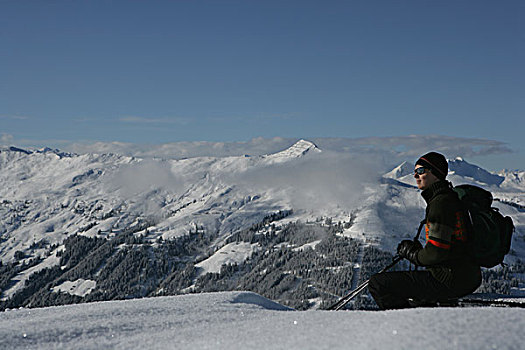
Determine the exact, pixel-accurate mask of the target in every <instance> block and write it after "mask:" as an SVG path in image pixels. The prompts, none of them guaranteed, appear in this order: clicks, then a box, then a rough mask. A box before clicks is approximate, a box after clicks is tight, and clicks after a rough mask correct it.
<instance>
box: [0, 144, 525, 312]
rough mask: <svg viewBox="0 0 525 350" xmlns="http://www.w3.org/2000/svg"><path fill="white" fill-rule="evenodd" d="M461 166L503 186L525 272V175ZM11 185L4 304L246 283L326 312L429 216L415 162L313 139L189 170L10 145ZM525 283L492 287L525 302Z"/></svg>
mask: <svg viewBox="0 0 525 350" xmlns="http://www.w3.org/2000/svg"><path fill="white" fill-rule="evenodd" d="M449 169H450V171H449V179H450V180H451V181H452V182H453V183H454V184H456V185H458V184H461V183H472V184H477V185H480V186H482V187H485V188H487V189H489V190H490V191H492V193H493V194H494V197H495V199H496V201H495V203H494V205H495V206H497V207H498V208H499V209H500V211H502V212H503V213H504V214H505V215H511V216H512V217H513V219H514V222H515V223H516V234H515V239H514V242H513V252H512V254H510V255H509V256H508V259H507V260H508V263H509V264H511V265H512V266H515V268H516V269H519V268H521V267H520V266H522V263H521V259H523V256H524V253H525V243H524V242H525V240H524V238H525V227H524V223H525V216H524V207H523V205H524V200H525V172H524V171H505V172H501V173H498V174H494V173H491V172H488V171H486V170H484V169H482V168H480V167H478V166H476V165H473V164H470V163H468V162H467V161H465V160H463V159H461V158H456V159H454V160H450V161H449ZM385 180H388V181H385ZM0 181H1V183H2V188H0V260H1V262H2V265H0V290H1V299H2V301H1V303H2V304H1V306H2V307H3V308H6V307H18V306H24V305H25V306H43V305H56V304H63V303H72V302H82V301H94V300H110V299H121V298H133V297H141V296H154V295H167V294H181V293H187V292H199V291H210V290H230V289H235V288H237V287H239V286H241V287H243V288H245V289H249V290H254V291H256V292H258V293H260V294H262V295H265V296H266V297H269V298H273V299H276V300H280V301H281V302H283V303H285V304H287V305H291V306H294V307H302V308H311V307H323V303H325V302H329V301H330V300H332V299H333V298H334V295H337V294H341V293H343V292H344V291H345V290H347V289H348V288H350V287H351V286H352V285H355V284H356V283H358V282H359V281H360V280H362V279H363V278H365V277H366V276H367V274H370V273H371V272H373V271H374V269H377V267H380V266H381V264H383V263H384V262H385V261H387V260H388V259H389V257H390V256H391V252H393V250H394V247H395V246H396V244H397V242H399V240H401V239H404V238H406V237H411V236H413V234H414V233H415V232H414V230H415V228H416V227H417V223H418V222H419V220H421V218H422V215H423V212H424V203H423V200H422V198H421V196H420V195H419V191H418V190H417V189H416V188H415V187H414V186H413V185H414V179H413V165H411V164H409V163H407V162H404V163H402V164H400V165H399V166H398V167H396V168H395V169H393V170H391V171H389V169H384V170H382V169H377V167H375V165H374V164H369V163H367V162H366V161H365V160H363V159H362V158H360V157H359V155H353V154H344V153H335V152H323V150H322V149H320V148H319V147H317V146H316V145H315V144H314V143H313V142H310V141H307V140H300V141H299V142H297V143H296V144H294V145H292V146H291V147H289V148H287V149H284V150H282V151H279V152H276V153H272V154H268V155H260V156H248V155H245V156H230V157H194V158H186V159H177V160H175V159H161V158H148V159H144V158H137V157H132V156H122V155H118V154H82V155H77V154H72V153H67V152H61V151H59V150H53V149H49V148H45V149H41V150H26V149H21V148H16V147H10V148H4V149H0ZM336 251H340V254H338V258H335V257H333V256H331V254H334V252H336ZM306 262H308V263H306ZM285 267H286V268H285ZM314 270H315V271H318V272H317V273H315V274H313V273H312V272H311V271H314ZM294 271H295V272H294ZM301 271H302V272H301ZM307 271H310V272H309V273H308V272H307ZM498 276H499V277H498ZM516 276H517V277H515V278H514V280H513V281H514V282H512V283H511V281H510V280H508V281H504V282H501V281H500V278H501V276H500V275H497V276H493V277H491V278H492V279H493V280H497V281H500V282H501V283H503V284H501V283H500V282H498V283H499V284H498V283H496V282H494V283H492V282H487V284H486V285H485V286H484V288H485V289H486V290H490V289H491V288H499V290H497V291H498V292H508V293H518V294H519V293H521V292H522V291H523V289H524V281H523V279H522V277H519V276H523V275H519V274H517V275H516ZM491 283H492V284H491ZM496 285H497V286H499V287H495V286H496ZM502 285H503V287H501V286H502ZM327 290H331V291H332V292H331V293H327V292H326V291H327ZM299 296H301V297H300V298H299ZM362 302H363V303H366V298H365V299H363V301H362Z"/></svg>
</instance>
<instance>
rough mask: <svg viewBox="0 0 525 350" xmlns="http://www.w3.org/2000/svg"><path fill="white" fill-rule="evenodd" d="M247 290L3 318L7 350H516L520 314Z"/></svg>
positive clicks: (523, 322)
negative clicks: (341, 305) (307, 304)
mask: <svg viewBox="0 0 525 350" xmlns="http://www.w3.org/2000/svg"><path fill="white" fill-rule="evenodd" d="M287 310H288V309H287V308H285V307H283V306H281V305H279V304H277V303H274V302H272V301H270V300H268V299H265V298H263V297H261V296H259V295H257V294H254V293H251V292H224V293H210V294H196V295H183V296H175V297H157V298H147V299H136V300H127V301H111V302H100V303H92V304H77V305H69V306H58V307H49V308H42V309H19V310H10V311H7V312H5V313H3V314H1V317H0V339H2V341H1V347H2V348H5V349H13V350H16V349H56V348H60V349H103V348H105V349H107V348H111V349H229V350H234V349H254V350H257V349H349V348H350V349H366V350H371V349H476V350H482V349H522V348H523V341H524V337H523V328H524V327H525V310H524V309H516V308H494V307H487V308H428V309H425V308H420V309H412V310H397V311H337V312H335V311H301V312H299V311H287Z"/></svg>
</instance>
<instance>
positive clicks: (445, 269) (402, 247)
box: [368, 152, 481, 309]
mask: <svg viewBox="0 0 525 350" xmlns="http://www.w3.org/2000/svg"><path fill="white" fill-rule="evenodd" d="M447 174H448V163H447V160H446V159H445V157H444V156H443V155H441V154H439V153H436V152H430V153H427V154H425V155H424V156H422V157H420V158H419V159H418V160H417V162H416V165H415V173H414V177H415V179H416V183H417V187H418V188H419V189H420V190H422V191H423V192H422V193H421V195H422V196H423V198H424V199H425V201H426V203H427V208H426V217H425V231H426V244H425V247H424V248H423V246H422V245H421V243H420V242H419V241H413V240H404V241H402V242H401V243H400V244H399V245H398V247H397V253H398V255H399V256H400V257H402V258H405V259H408V260H409V261H410V262H411V263H413V264H415V265H416V266H425V267H426V270H420V271H396V272H385V273H381V274H375V275H373V276H372V277H371V278H370V281H369V284H368V289H369V291H370V294H371V295H372V297H373V298H374V300H375V301H376V303H377V305H378V306H379V307H380V308H381V309H400V308H407V307H413V306H418V305H432V304H435V303H436V302H438V301H443V300H447V299H451V298H458V297H461V296H464V295H467V294H470V293H472V292H474V291H475V290H476V289H477V288H478V287H479V285H480V284H481V269H480V267H479V266H478V265H476V264H475V263H473V262H472V261H471V260H470V259H469V258H468V257H467V255H466V251H465V249H466V248H465V242H466V221H465V220H466V217H465V213H464V211H463V210H462V206H461V202H460V201H459V198H458V196H457V195H456V193H455V192H454V191H453V190H452V185H451V183H450V182H448V181H447V180H446V179H445V178H446V176H447Z"/></svg>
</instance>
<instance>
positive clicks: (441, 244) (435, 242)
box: [428, 239, 450, 249]
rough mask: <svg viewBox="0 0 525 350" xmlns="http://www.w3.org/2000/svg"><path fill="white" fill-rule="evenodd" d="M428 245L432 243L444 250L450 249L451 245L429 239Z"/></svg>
mask: <svg viewBox="0 0 525 350" xmlns="http://www.w3.org/2000/svg"><path fill="white" fill-rule="evenodd" d="M428 243H432V244H433V245H435V246H436V247H439V248H443V249H450V244H445V243H441V242H437V241H434V240H433V239H429V240H428Z"/></svg>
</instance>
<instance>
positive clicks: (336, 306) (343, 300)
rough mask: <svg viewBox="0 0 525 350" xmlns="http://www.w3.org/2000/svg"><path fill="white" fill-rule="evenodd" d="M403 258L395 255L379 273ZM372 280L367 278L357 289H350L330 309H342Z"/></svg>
mask: <svg viewBox="0 0 525 350" xmlns="http://www.w3.org/2000/svg"><path fill="white" fill-rule="evenodd" d="M401 260H402V258H401V257H399V256H397V255H396V256H395V257H394V259H392V263H391V264H390V265H388V266H385V267H384V268H383V269H382V270H381V271H379V272H378V273H383V272H385V271H387V270H389V269H391V268H392V267H394V266H395V265H396V264H397V263H398V262H400V261H401ZM369 281H370V279H367V280H366V281H364V282H363V283H361V284H360V285H359V286H357V288H356V289H354V290H352V291H350V292H349V293H348V294H347V295H345V296H344V297H342V298H341V299H339V300H338V301H337V302H336V303H335V304H333V305H331V306H330V307H329V308H328V310H333V311H338V310H341V309H342V308H343V307H344V306H345V305H346V304H348V302H349V301H350V300H352V299H353V298H355V297H356V296H357V295H358V294H359V293H361V292H362V291H363V290H364V289H365V288H366V287H367V286H368V282H369Z"/></svg>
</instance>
